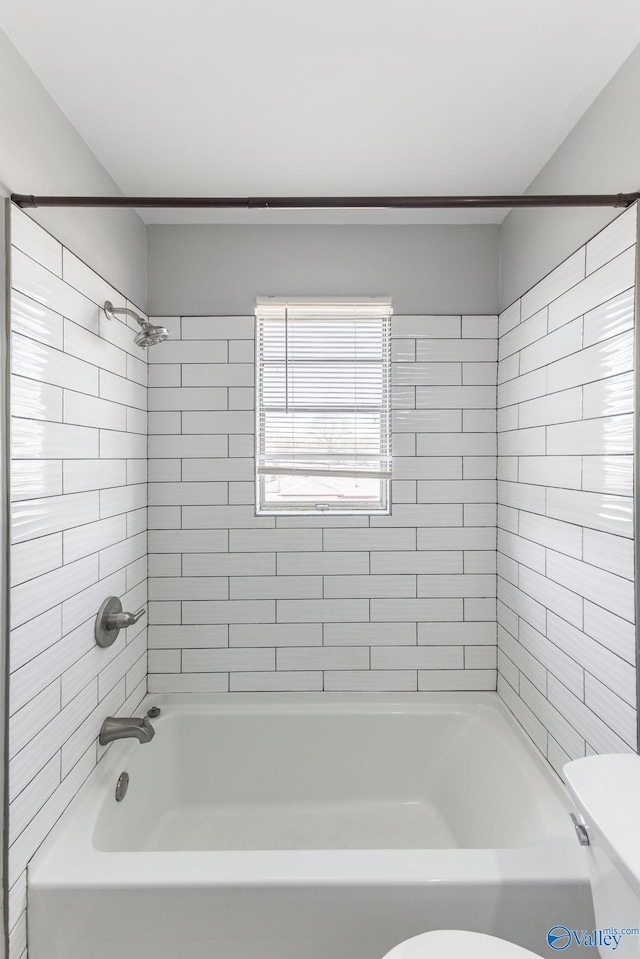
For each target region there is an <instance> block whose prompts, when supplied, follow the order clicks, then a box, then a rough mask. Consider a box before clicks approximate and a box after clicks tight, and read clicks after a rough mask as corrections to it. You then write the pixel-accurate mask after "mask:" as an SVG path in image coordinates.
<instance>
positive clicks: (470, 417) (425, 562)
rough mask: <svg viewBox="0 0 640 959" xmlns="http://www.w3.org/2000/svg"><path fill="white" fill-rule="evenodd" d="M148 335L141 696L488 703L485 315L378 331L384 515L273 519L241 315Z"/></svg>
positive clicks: (491, 395) (491, 328)
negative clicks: (388, 430)
mask: <svg viewBox="0 0 640 959" xmlns="http://www.w3.org/2000/svg"><path fill="white" fill-rule="evenodd" d="M153 321H154V322H162V323H165V324H169V325H170V326H171V330H172V335H173V336H174V337H175V339H173V340H172V341H171V342H170V343H167V344H161V345H160V346H158V347H156V348H155V349H154V350H153V351H151V352H150V354H149V411H150V414H149V434H150V435H149V504H150V510H149V567H150V582H149V597H150V600H151V604H150V627H149V649H150V653H149V689H150V691H153V692H178V691H179V692H184V691H196V690H213V691H224V690H228V691H230V692H234V691H247V690H260V691H268V690H277V691H282V690H323V689H324V690H387V691H396V690H407V691H408V690H430V689H455V690H459V689H495V686H496V613H495V593H496V528H495V510H496V433H495V429H496V366H497V363H496V361H497V318H496V317H490V316H395V317H394V318H393V321H392V340H393V344H392V345H393V376H392V383H393V389H392V392H393V432H394V436H393V453H394V477H395V478H394V481H393V490H392V501H393V508H392V514H391V516H385V517H375V516H372V517H368V516H362V515H355V516H279V517H277V518H276V517H269V516H261V517H256V516H255V513H254V491H255V486H254V416H255V414H254V408H255V397H254V365H253V364H254V320H253V317H248V316H230V317H226V316H183V317H162V318H158V317H155V318H153ZM176 339H177V340H178V342H176V341H175V340H176Z"/></svg>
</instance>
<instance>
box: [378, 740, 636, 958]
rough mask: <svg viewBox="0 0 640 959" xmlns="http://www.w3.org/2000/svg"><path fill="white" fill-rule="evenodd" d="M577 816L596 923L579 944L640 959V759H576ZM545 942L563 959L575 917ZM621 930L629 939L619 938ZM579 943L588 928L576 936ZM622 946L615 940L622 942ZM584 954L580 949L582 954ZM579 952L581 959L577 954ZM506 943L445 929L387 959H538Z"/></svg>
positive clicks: (570, 773)
mask: <svg viewBox="0 0 640 959" xmlns="http://www.w3.org/2000/svg"><path fill="white" fill-rule="evenodd" d="M564 777H565V782H566V786H567V790H568V792H569V795H570V796H571V798H572V799H573V801H574V804H575V806H576V809H577V811H578V814H579V815H578V816H577V817H575V819H574V824H575V826H576V833H577V835H578V840H579V841H580V842H581V843H582V844H583V845H584V848H585V851H586V854H587V858H588V863H589V876H590V879H591V893H592V897H593V906H594V912H595V919H596V923H595V925H596V928H595V930H587V931H586V935H588V936H590V937H591V939H590V940H589V941H582V942H579V943H575V941H574V942H573V944H574V946H575V947H576V949H577V946H578V945H581V946H585V947H588V946H591V948H585V950H584V952H585V955H597V956H599V957H600V959H604V957H609V959H640V934H634V933H633V929H634V928H635V929H639V931H640V756H636V755H634V754H630V753H629V754H627V753H624V754H617V753H616V754H612V755H602V756H589V757H587V758H585V759H576V760H574V761H573V762H570V763H567V765H566V766H565V767H564ZM566 920H567V925H568V927H569V928H567V927H564V926H555V927H554V928H553V929H550V930H549V932H548V936H547V941H548V943H549V947H548V949H546V950H545V955H546V956H549V955H552V954H553V953H554V952H557V953H558V955H562V953H563V952H564V950H565V949H568V947H569V946H570V945H571V944H572V933H573V930H572V929H571V928H570V926H571V917H570V916H567V917H566ZM621 930H624V931H625V932H628V933H629V934H624V935H623V934H621ZM576 933H577V935H578V937H579V938H582V937H583V936H584V935H585V930H581V929H579V930H576ZM616 940H617V941H616ZM581 951H582V950H581ZM574 954H575V953H574ZM540 955H541V954H539V953H534V952H531V951H530V950H528V949H523V948H522V946H517V945H515V944H514V943H512V942H507V941H506V940H504V939H497V938H496V937H495V936H487V935H485V934H484V933H478V932H463V931H461V930H450V929H439V930H437V931H435V932H425V933H422V934H421V935H419V936H414V937H413V938H412V939H407V940H405V942H401V943H399V944H398V945H397V946H394V947H393V949H391V951H390V952H388V953H387V954H386V955H385V956H384V957H383V959H540Z"/></svg>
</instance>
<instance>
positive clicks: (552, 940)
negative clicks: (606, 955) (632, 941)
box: [547, 926, 640, 952]
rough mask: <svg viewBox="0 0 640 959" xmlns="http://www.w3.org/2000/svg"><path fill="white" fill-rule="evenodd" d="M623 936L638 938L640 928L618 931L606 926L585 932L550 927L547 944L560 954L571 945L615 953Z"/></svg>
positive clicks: (563, 927)
mask: <svg viewBox="0 0 640 959" xmlns="http://www.w3.org/2000/svg"><path fill="white" fill-rule="evenodd" d="M623 936H640V928H638V927H631V926H629V927H627V928H625V929H618V928H617V926H606V927H605V928H603V929H591V930H589V931H587V930H586V929H568V928H567V927H566V926H552V927H551V929H550V930H549V932H548V933H547V942H548V944H549V945H550V946H551V948H552V949H555V951H556V952H562V951H563V950H564V949H568V948H569V946H570V945H572V944H574V945H576V946H585V947H586V948H592V949H601V948H603V947H606V948H609V949H611V951H612V952H615V951H616V949H617V948H618V946H619V945H620V942H621V941H622V938H623Z"/></svg>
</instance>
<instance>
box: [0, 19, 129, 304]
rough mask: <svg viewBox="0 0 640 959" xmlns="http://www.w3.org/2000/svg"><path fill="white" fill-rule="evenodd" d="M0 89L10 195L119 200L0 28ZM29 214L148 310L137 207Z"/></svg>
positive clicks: (1, 162)
mask: <svg viewBox="0 0 640 959" xmlns="http://www.w3.org/2000/svg"><path fill="white" fill-rule="evenodd" d="M0 90H2V91H3V95H2V96H1V97H0V130H2V150H1V151H0V183H2V184H3V185H4V186H5V187H6V192H7V193H34V194H43V195H45V194H71V195H72V194H97V195H102V194H104V195H107V196H110V195H114V196H115V195H121V194H120V191H119V190H118V188H117V186H116V184H115V183H114V181H113V180H112V179H111V177H110V176H109V174H108V173H107V172H106V170H105V169H104V167H103V166H101V164H100V163H99V162H98V161H97V160H96V158H95V156H94V155H93V153H92V152H91V150H90V149H89V147H88V146H87V144H86V143H85V142H84V140H83V139H82V137H81V136H80V134H79V133H78V132H77V130H76V129H75V127H73V126H72V125H71V123H70V122H69V120H68V119H67V118H66V116H65V115H64V113H62V111H61V110H60V108H59V107H58V106H57V104H56V103H55V101H54V100H53V99H52V98H51V97H50V96H49V94H48V93H47V91H46V90H45V88H44V87H43V86H42V84H41V83H40V81H39V80H38V78H37V77H36V75H35V74H34V73H33V71H32V70H31V69H30V68H29V67H28V66H27V64H26V63H25V61H24V60H23V59H22V57H21V56H20V54H19V53H18V51H17V50H16V48H15V47H14V46H13V45H12V44H11V43H10V42H9V40H8V38H7V36H6V34H4V33H3V32H2V31H0ZM30 216H32V217H33V219H34V220H36V221H37V222H38V223H40V224H41V225H42V226H43V227H44V228H45V229H46V230H48V231H49V232H50V233H52V234H53V235H54V236H55V237H56V238H57V239H58V240H60V241H61V242H62V243H64V244H65V246H67V247H68V248H69V249H70V250H72V251H73V252H74V253H75V254H76V255H77V256H79V257H80V258H81V259H83V260H85V262H87V263H89V264H90V265H91V267H92V269H94V270H95V271H96V272H97V273H99V274H100V275H101V276H103V277H104V278H105V279H106V280H108V281H109V283H110V284H111V285H112V286H114V287H115V288H116V289H117V290H120V291H123V290H126V291H127V296H129V297H131V298H135V302H136V303H137V304H138V306H140V307H141V308H142V309H146V299H147V288H146V239H145V226H144V224H143V222H142V220H141V219H140V217H139V216H138V215H137V214H136V213H135V212H134V211H133V210H69V209H49V210H33V211H31V212H30Z"/></svg>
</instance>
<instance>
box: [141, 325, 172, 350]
mask: <svg viewBox="0 0 640 959" xmlns="http://www.w3.org/2000/svg"><path fill="white" fill-rule="evenodd" d="M141 325H142V329H141V330H140V332H139V333H136V336H135V339H134V343H136V344H137V346H141V347H142V349H143V350H146V349H147V347H148V346H155V344H156V343H162V341H163V340H168V339H169V331H168V330H167V328H166V327H164V326H153V324H151V323H143V324H141Z"/></svg>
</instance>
